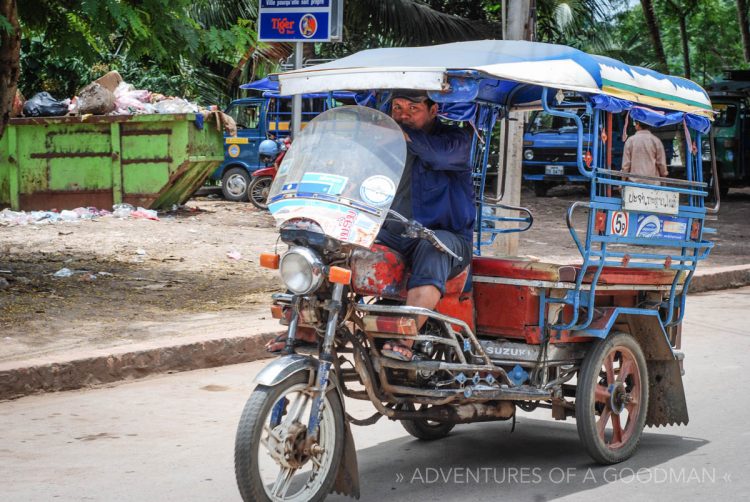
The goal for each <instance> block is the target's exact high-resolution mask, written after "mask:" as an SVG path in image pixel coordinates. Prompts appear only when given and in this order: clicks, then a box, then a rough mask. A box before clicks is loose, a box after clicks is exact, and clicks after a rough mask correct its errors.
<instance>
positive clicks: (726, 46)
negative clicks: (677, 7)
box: [613, 0, 747, 84]
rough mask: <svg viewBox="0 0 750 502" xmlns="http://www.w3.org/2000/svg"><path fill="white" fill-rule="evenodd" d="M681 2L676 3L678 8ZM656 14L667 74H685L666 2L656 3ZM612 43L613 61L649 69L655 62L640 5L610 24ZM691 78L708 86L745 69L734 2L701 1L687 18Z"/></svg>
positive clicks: (675, 31)
mask: <svg viewBox="0 0 750 502" xmlns="http://www.w3.org/2000/svg"><path fill="white" fill-rule="evenodd" d="M681 1H682V0H675V2H674V3H677V4H680V3H681ZM655 8H656V14H657V16H658V17H659V19H660V21H661V25H660V29H661V36H662V40H663V43H664V50H665V52H666V55H667V63H668V66H669V72H670V73H672V74H677V75H681V74H684V63H683V60H682V46H681V39H680V31H679V26H678V24H677V21H676V19H675V17H674V13H673V12H672V11H670V10H669V6H668V5H667V3H666V2H655ZM613 28H614V40H616V41H618V43H619V47H618V48H617V51H616V54H615V55H614V57H618V58H619V59H622V60H623V61H625V62H626V63H629V64H635V65H640V66H652V64H653V62H654V61H655V56H654V54H653V51H652V48H651V44H650V43H649V40H648V35H647V34H646V33H645V30H644V21H643V12H642V11H641V7H640V5H635V6H634V7H633V8H632V9H630V10H626V11H623V12H621V13H619V14H618V15H617V16H616V17H615V19H614V23H613ZM687 32H688V37H689V50H690V57H691V63H692V66H693V72H692V78H693V80H695V81H697V82H698V83H702V84H707V83H709V82H710V81H711V80H713V79H714V78H716V77H719V76H720V75H721V72H722V70H723V69H726V68H737V67H746V66H747V65H746V64H744V63H743V58H742V43H741V40H740V33H739V26H738V24H737V13H736V5H735V2H734V1H733V0H701V1H700V2H697V8H694V9H692V10H691V11H690V14H689V15H688V17H687Z"/></svg>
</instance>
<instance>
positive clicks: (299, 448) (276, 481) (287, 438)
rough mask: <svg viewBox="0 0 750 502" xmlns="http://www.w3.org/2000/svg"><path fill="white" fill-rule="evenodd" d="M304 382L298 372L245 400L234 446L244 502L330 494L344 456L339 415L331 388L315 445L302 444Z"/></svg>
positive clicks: (308, 393) (306, 410)
mask: <svg viewBox="0 0 750 502" xmlns="http://www.w3.org/2000/svg"><path fill="white" fill-rule="evenodd" d="M308 377H309V374H308V373H307V372H301V373H297V374H296V375H293V376H292V377H290V378H288V379H287V380H285V381H283V382H281V383H279V384H278V385H275V386H273V387H266V386H263V385H259V386H258V387H257V388H256V389H255V390H254V391H253V393H252V395H251V396H250V399H248V401H247V404H246V405H245V409H244V410H243V412H242V417H241V418H240V423H239V426H238V427H237V437H236V439H235V446H234V470H235V476H236V477H237V485H238V487H239V489H240V494H241V495H242V500H244V501H245V502H248V501H251V500H252V501H282V500H283V501H300V502H301V501H308V500H313V501H319V500H323V499H324V498H325V497H326V496H327V495H328V493H330V491H331V488H332V487H333V484H334V482H335V480H336V472H337V470H338V467H339V463H340V460H341V457H342V455H343V450H344V409H343V406H342V404H341V401H340V399H339V395H338V393H337V392H336V390H335V388H334V387H333V386H331V387H330V388H329V390H328V391H327V392H326V394H325V397H324V399H323V404H322V410H323V414H322V415H323V416H322V420H321V422H320V426H319V427H320V429H319V430H320V432H319V434H318V441H317V442H314V443H312V444H310V443H309V442H306V439H307V423H308V419H309V417H310V408H311V406H312V402H313V391H312V389H313V386H312V385H310V382H309V378H308Z"/></svg>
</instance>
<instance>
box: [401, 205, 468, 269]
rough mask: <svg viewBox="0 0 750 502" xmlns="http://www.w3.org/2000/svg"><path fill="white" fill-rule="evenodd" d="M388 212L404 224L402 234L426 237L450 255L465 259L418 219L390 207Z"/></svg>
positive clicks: (460, 259)
mask: <svg viewBox="0 0 750 502" xmlns="http://www.w3.org/2000/svg"><path fill="white" fill-rule="evenodd" d="M388 214H389V215H391V216H394V217H395V219H397V220H398V221H400V222H401V223H403V224H404V227H405V230H404V232H403V234H402V235H403V236H404V237H409V238H412V239H424V240H426V241H427V242H429V243H430V244H432V245H433V246H435V247H436V248H437V249H438V250H440V251H442V252H443V253H445V254H447V255H448V256H451V257H452V258H455V259H457V260H458V261H460V262H462V261H464V259H463V258H462V257H461V256H458V255H457V254H456V253H454V252H453V251H452V250H451V249H450V248H449V247H448V246H446V245H445V244H444V243H443V241H441V240H440V239H439V238H438V236H437V235H435V232H433V231H432V230H430V229H429V228H427V227H425V226H424V225H422V224H421V223H419V222H418V221H415V220H410V219H408V218H406V217H404V216H402V215H400V214H399V213H397V212H396V211H394V210H393V209H389V210H388Z"/></svg>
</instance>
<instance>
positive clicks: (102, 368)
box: [0, 331, 278, 400]
mask: <svg viewBox="0 0 750 502" xmlns="http://www.w3.org/2000/svg"><path fill="white" fill-rule="evenodd" d="M277 333H278V331H276V333H264V334H259V335H253V336H247V337H242V336H240V337H234V338H217V339H212V340H206V341H200V342H194V343H187V344H184V345H171V346H166V347H153V348H147V349H143V350H135V351H130V352H123V353H119V354H109V355H98V356H93V357H87V358H82V359H76V360H69V361H63V362H50V363H46V364H36V365H32V366H27V367H18V368H9V369H4V370H0V400H2V399H15V398H19V397H23V396H28V395H31V394H38V393H42V392H54V391H61V390H74V389H81V388H84V387H91V386H96V385H102V384H108V383H112V382H118V381H122V380H135V379H138V378H143V377H146V376H148V375H152V374H157V373H173V372H178V371H188V370H195V369H202V368H213V367H216V366H225V365H228V364H237V363H246V362H252V361H257V360H258V359H263V358H266V357H270V355H269V354H268V353H267V352H266V351H265V349H264V345H265V344H266V342H267V341H268V340H270V339H271V338H273V337H274V336H275V335H276V334H277ZM20 363H21V364H23V361H21V362H20Z"/></svg>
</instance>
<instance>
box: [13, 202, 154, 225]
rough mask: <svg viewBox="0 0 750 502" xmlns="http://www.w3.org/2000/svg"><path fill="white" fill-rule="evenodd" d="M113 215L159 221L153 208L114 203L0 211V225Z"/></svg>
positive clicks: (44, 222)
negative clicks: (103, 205) (96, 206)
mask: <svg viewBox="0 0 750 502" xmlns="http://www.w3.org/2000/svg"><path fill="white" fill-rule="evenodd" d="M104 217H113V218H120V219H129V218H130V219H142V220H154V221H159V216H158V214H157V212H156V211H155V210H153V209H145V208H142V207H134V206H132V205H130V204H115V205H114V206H113V207H112V211H108V210H106V209H97V208H95V207H77V208H75V209H64V210H62V211H54V210H53V211H28V212H27V211H11V210H10V209H3V210H2V211H0V226H15V225H46V224H50V223H63V222H71V221H82V220H92V219H94V218H104Z"/></svg>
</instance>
